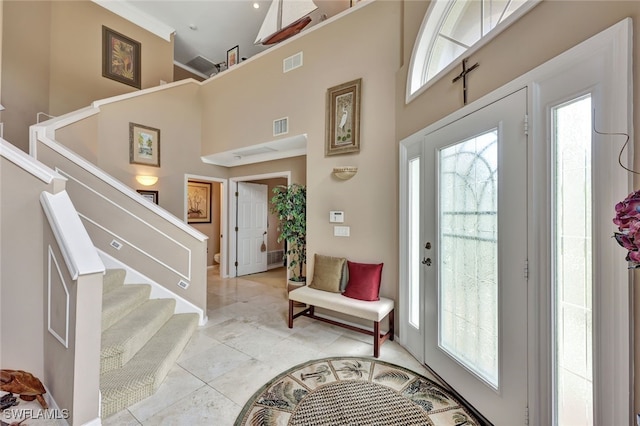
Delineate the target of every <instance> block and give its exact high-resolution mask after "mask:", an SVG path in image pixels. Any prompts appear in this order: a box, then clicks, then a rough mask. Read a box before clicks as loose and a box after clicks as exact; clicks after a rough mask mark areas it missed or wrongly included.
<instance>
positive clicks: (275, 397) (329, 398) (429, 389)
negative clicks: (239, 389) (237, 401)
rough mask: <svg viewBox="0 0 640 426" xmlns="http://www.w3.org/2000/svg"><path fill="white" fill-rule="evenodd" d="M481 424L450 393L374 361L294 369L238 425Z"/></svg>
mask: <svg viewBox="0 0 640 426" xmlns="http://www.w3.org/2000/svg"><path fill="white" fill-rule="evenodd" d="M480 424H481V423H480V422H479V421H478V420H477V419H476V418H475V417H474V416H473V415H472V414H471V413H470V412H469V411H468V410H467V409H466V408H465V407H464V406H463V405H462V404H461V403H460V402H459V401H457V400H456V399H455V398H454V397H453V396H452V395H451V394H450V393H449V392H448V391H446V390H445V389H443V388H442V387H441V386H439V385H437V384H436V383H434V382H433V381H431V380H429V379H427V378H426V377H424V376H421V375H419V374H417V373H415V372H413V371H411V370H407V369H406V368H403V367H400V366H397V365H393V364H389V363H387V362H384V361H379V360H377V359H369V358H354V357H344V358H325V359H319V360H314V361H309V362H306V363H304V364H300V365H298V366H296V367H293V368H292V369H290V370H289V371H286V372H284V373H282V374H280V375H279V376H277V377H276V378H274V379H273V380H271V381H270V382H269V383H267V384H266V385H264V386H263V387H262V388H261V389H260V390H258V391H257V392H256V393H255V394H254V395H253V397H252V398H251V399H250V400H249V402H247V404H246V405H245V406H244V408H243V409H242V412H241V413H240V415H239V416H238V418H237V419H236V422H235V425H236V426H262V425H264V426H270V425H293V426H301V425H308V426H331V425H335V426H344V425H381V426H382V425H384V426H396V425H397V426H408V425H433V426H436V425H437V426H445V425H447V426H449V425H451V426H454V425H455V426H462V425H465V426H478V425H480Z"/></svg>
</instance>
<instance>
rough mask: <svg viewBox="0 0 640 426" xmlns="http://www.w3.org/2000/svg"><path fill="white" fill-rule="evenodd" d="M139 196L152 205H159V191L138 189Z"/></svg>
mask: <svg viewBox="0 0 640 426" xmlns="http://www.w3.org/2000/svg"><path fill="white" fill-rule="evenodd" d="M137 191H138V194H140V195H142V196H143V197H144V198H146V199H147V200H149V201H151V202H152V203H156V204H158V191H147V190H146V189H138V190H137Z"/></svg>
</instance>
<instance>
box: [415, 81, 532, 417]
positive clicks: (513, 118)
mask: <svg viewBox="0 0 640 426" xmlns="http://www.w3.org/2000/svg"><path fill="white" fill-rule="evenodd" d="M526 105H527V104H526V90H524V89H523V90H519V91H517V92H515V93H513V94H511V95H508V96H506V97H504V98H502V99H500V100H498V101H496V102H494V103H492V104H490V105H487V106H485V107H483V108H481V109H479V110H477V111H475V112H473V113H470V114H468V115H465V116H464V117H463V118H461V119H459V120H457V121H454V122H453V123H451V124H448V125H447V126H444V127H441V128H439V129H437V130H435V131H433V132H432V133H430V134H428V135H427V136H426V137H425V141H424V144H423V165H422V167H423V170H424V172H423V177H422V186H423V194H424V201H423V203H422V205H423V208H422V211H421V213H422V214H421V226H422V227H423V235H424V242H429V241H431V242H434V244H433V245H432V247H431V248H430V249H426V247H425V246H424V244H423V246H422V247H421V249H422V250H423V252H422V257H423V258H425V259H427V260H428V259H431V260H432V261H431V262H425V264H423V265H421V269H422V287H421V289H422V291H423V293H424V294H423V295H422V298H423V299H422V300H423V303H424V306H425V307H424V332H425V347H424V362H425V363H426V364H427V365H428V366H429V367H430V368H431V369H433V370H434V371H435V372H436V373H437V374H438V375H439V376H440V377H442V378H443V379H444V380H445V381H446V382H447V383H449V384H450V385H451V386H452V387H453V388H454V389H456V390H457V391H458V392H460V393H461V394H462V396H463V397H464V398H465V399H467V401H468V402H469V403H471V404H472V405H473V406H474V407H475V408H476V409H478V410H479V411H480V412H481V413H482V414H483V415H484V416H486V417H487V419H488V420H489V421H491V422H492V423H493V424H496V425H503V424H504V425H507V424H508V425H512V424H521V423H519V422H515V421H514V419H524V418H525V417H526V406H527V391H528V379H527V366H528V364H527V357H528V353H527V279H526V276H525V268H526V262H527V173H526V170H527V137H526V135H525V133H524V128H523V121H524V117H525V115H526Z"/></svg>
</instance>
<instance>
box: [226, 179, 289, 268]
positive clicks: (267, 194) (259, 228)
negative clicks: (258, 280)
mask: <svg viewBox="0 0 640 426" xmlns="http://www.w3.org/2000/svg"><path fill="white" fill-rule="evenodd" d="M290 181H291V172H290V171H285V172H274V173H266V174H260V175H251V176H242V177H235V178H231V179H230V185H231V188H232V191H231V193H230V194H229V206H230V216H229V217H230V223H229V235H232V237H231V239H230V242H229V246H230V250H229V252H230V253H231V257H232V258H233V259H232V260H230V275H231V276H243V275H247V274H253V273H258V272H262V271H266V270H269V269H274V268H278V267H282V266H283V262H284V242H282V241H280V242H279V241H277V240H278V224H277V218H276V216H275V215H273V214H272V213H271V208H270V200H271V195H272V193H273V188H275V187H276V186H279V185H289V183H290ZM259 192H264V193H263V194H262V195H260V197H264V198H266V200H267V204H266V206H264V208H263V207H260V204H261V202H259V201H257V200H256V197H257V196H258V193H259ZM257 214H259V216H256V215H257Z"/></svg>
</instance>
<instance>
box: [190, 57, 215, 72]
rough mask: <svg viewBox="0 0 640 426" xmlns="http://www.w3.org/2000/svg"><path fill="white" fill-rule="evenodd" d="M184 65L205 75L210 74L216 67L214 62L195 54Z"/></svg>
mask: <svg viewBox="0 0 640 426" xmlns="http://www.w3.org/2000/svg"><path fill="white" fill-rule="evenodd" d="M185 65H186V66H188V67H189V68H193V69H194V70H196V71H198V72H199V73H202V74H205V75H209V74H211V73H212V72H213V70H214V68H215V67H216V64H214V63H213V62H211V61H210V60H208V59H207V58H205V57H204V56H200V55H198V56H196V57H195V58H193V59H192V60H190V61H189V62H187V63H186V64H185Z"/></svg>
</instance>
